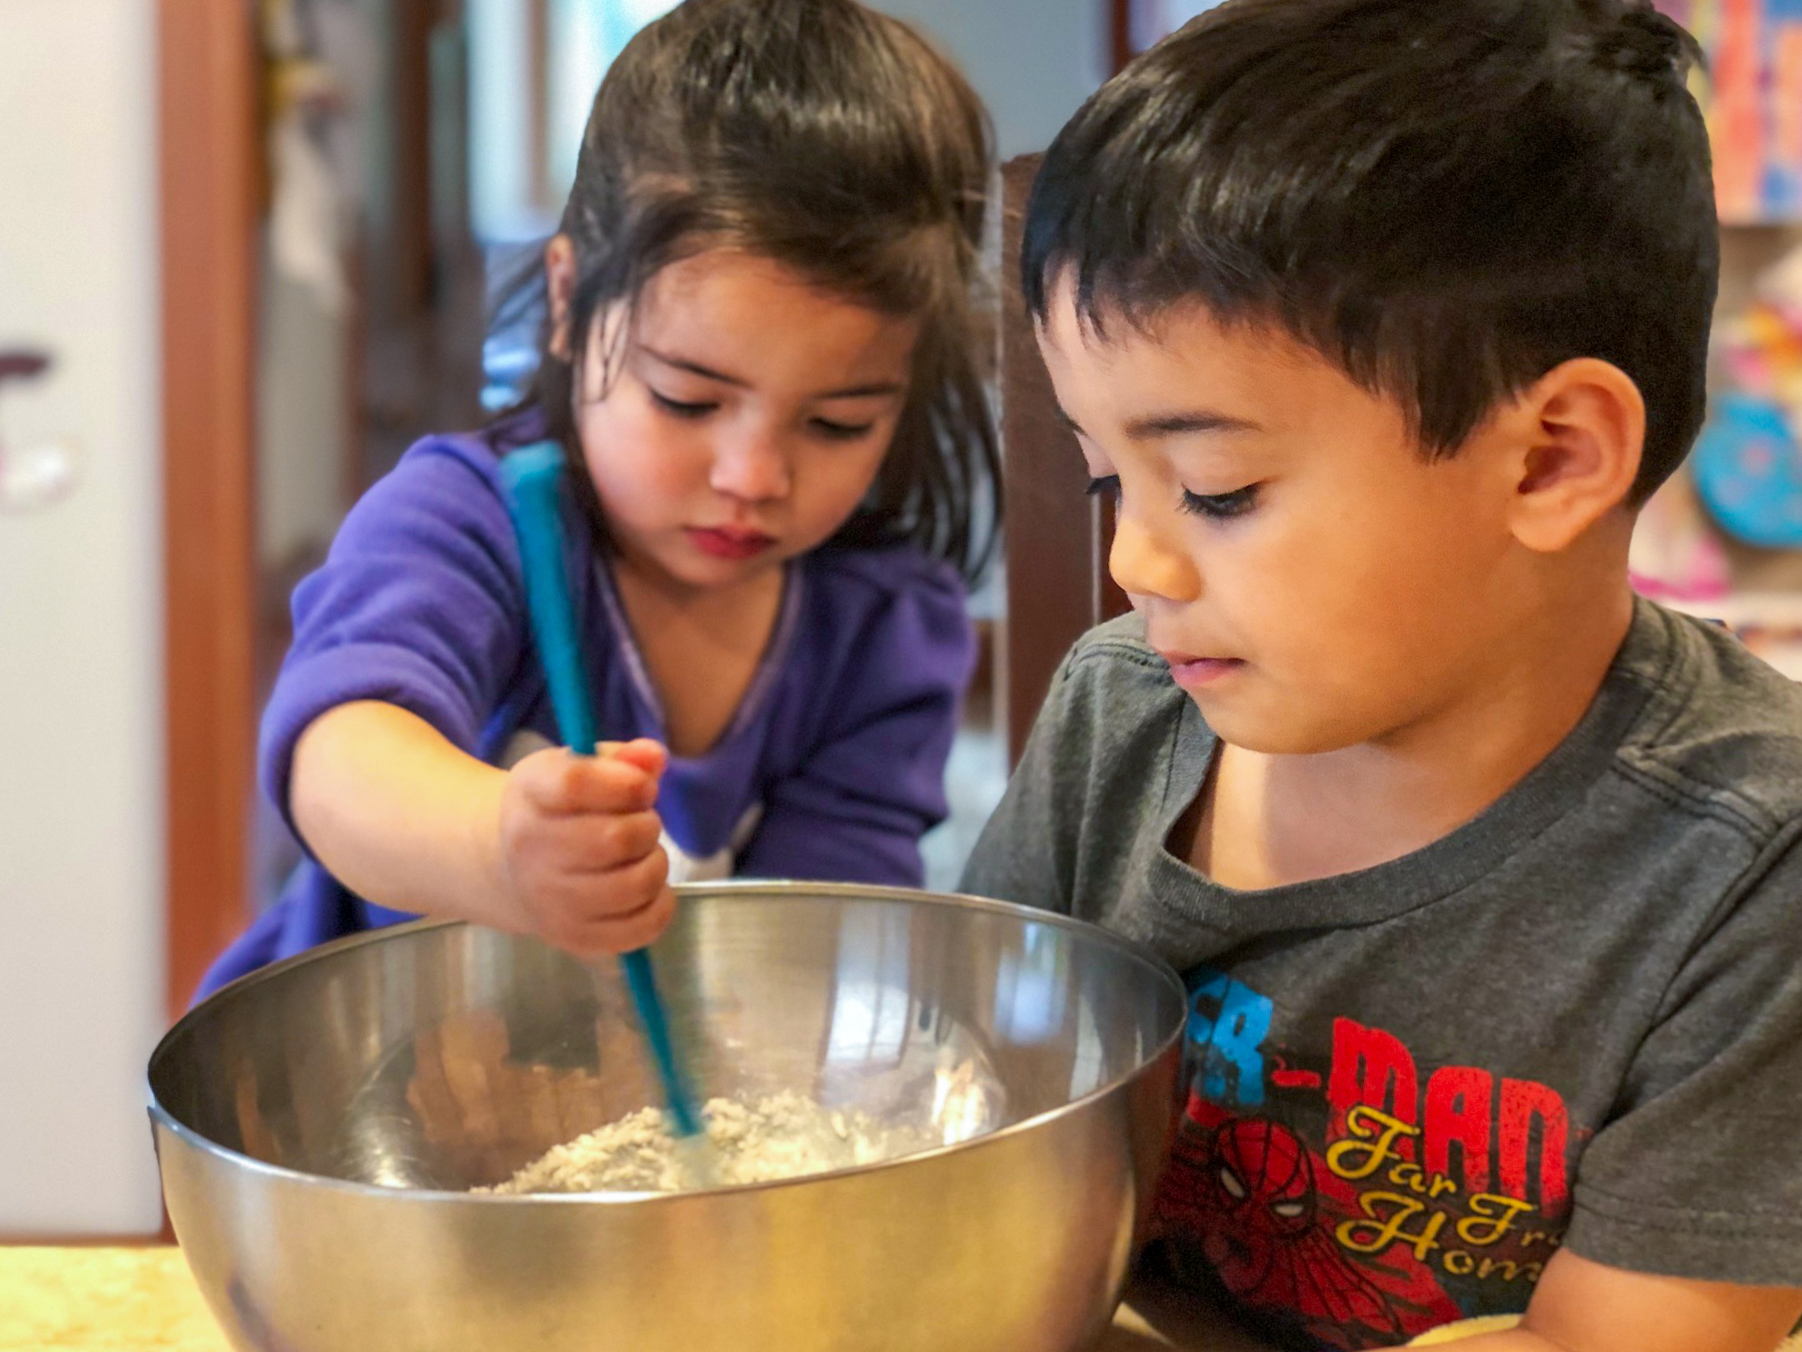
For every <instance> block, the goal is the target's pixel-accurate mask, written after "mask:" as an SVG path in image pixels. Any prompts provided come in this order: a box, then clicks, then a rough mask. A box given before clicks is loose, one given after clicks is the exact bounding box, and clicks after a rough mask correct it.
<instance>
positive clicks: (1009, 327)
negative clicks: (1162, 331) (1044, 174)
mask: <svg viewBox="0 0 1802 1352" xmlns="http://www.w3.org/2000/svg"><path fill="white" fill-rule="evenodd" d="M1040 159H1041V157H1040V156H1038V155H1022V156H1020V157H1019V158H1017V159H1012V160H1009V161H1008V162H1007V163H1006V164H1005V165H1003V166H1002V171H1001V179H1002V204H1001V210H1002V214H1001V280H1000V291H1001V316H1000V325H999V343H1000V361H999V366H998V370H999V376H1000V385H1001V455H1002V471H1001V473H1002V499H1003V503H1004V505H1005V508H1006V513H1007V558H1006V586H1007V615H1006V621H1005V625H1004V630H1003V636H1002V643H1001V658H1002V661H1001V673H1000V676H1001V679H1000V682H999V685H1000V689H1001V692H1002V696H1003V699H1002V706H1003V709H1004V711H1005V714H1004V717H1005V726H1006V730H1007V751H1008V763H1009V765H1010V766H1011V765H1012V764H1014V763H1015V762H1017V761H1018V760H1019V758H1020V752H1021V751H1022V749H1024V747H1025V745H1026V734H1027V733H1028V732H1029V731H1030V730H1031V728H1032V720H1033V718H1034V717H1035V716H1036V715H1037V713H1038V711H1039V705H1040V704H1041V703H1043V702H1044V699H1045V692H1046V691H1047V690H1048V689H1050V686H1051V678H1052V676H1053V675H1054V674H1055V673H1056V671H1057V667H1058V663H1060V662H1061V661H1063V658H1064V654H1065V653H1066V652H1068V651H1069V649H1070V645H1071V644H1073V643H1074V642H1075V641H1076V640H1077V638H1078V637H1079V636H1081V634H1082V633H1083V632H1084V631H1085V630H1087V629H1091V628H1093V627H1094V626H1095V625H1097V624H1100V623H1101V622H1102V621H1103V620H1107V619H1111V618H1112V617H1114V616H1115V615H1120V614H1124V613H1125V612H1126V611H1127V610H1129V609H1130V608H1131V607H1130V605H1129V603H1128V601H1127V599H1126V595H1125V593H1123V592H1122V591H1121V590H1120V589H1119V588H1118V587H1117V586H1115V585H1114V581H1113V579H1112V578H1110V577H1109V576H1108V572H1107V556H1108V549H1109V546H1110V545H1111V544H1112V542H1113V535H1114V523H1113V511H1112V508H1111V506H1110V505H1109V504H1107V503H1106V502H1104V501H1102V500H1100V499H1097V498H1092V497H1089V496H1087V495H1086V494H1085V493H1084V491H1083V490H1084V489H1085V488H1086V487H1087V485H1088V475H1087V473H1086V472H1085V471H1084V469H1083V463H1082V453H1081V452H1080V451H1079V450H1078V449H1077V445H1076V437H1075V434H1074V433H1072V432H1071V431H1070V428H1069V426H1068V425H1067V424H1066V423H1065V421H1064V419H1063V417H1062V415H1061V414H1060V413H1059V411H1058V407H1057V398H1056V396H1055V395H1054V394H1053V392H1052V389H1051V377H1050V376H1049V375H1047V374H1046V371H1045V363H1044V362H1043V361H1042V360H1041V359H1040V357H1039V348H1038V342H1037V339H1036V337H1035V335H1034V333H1033V324H1032V319H1031V316H1029V315H1028V314H1027V313H1026V303H1025V299H1024V297H1023V296H1022V294H1021V290H1020V267H1019V260H1020V243H1021V234H1022V226H1023V224H1024V220H1025V213H1026V201H1027V198H1028V196H1029V195H1030V193H1031V191H1032V181H1033V177H1034V176H1035V175H1036V174H1037V173H1038V168H1039V161H1040Z"/></svg>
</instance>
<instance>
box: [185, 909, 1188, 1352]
mask: <svg viewBox="0 0 1802 1352" xmlns="http://www.w3.org/2000/svg"><path fill="white" fill-rule="evenodd" d="M654 956H655V960H656V962H657V964H658V971H659V978H660V981H661V983H662V985H663V987H664V992H665V995H666V998H667V1000H668V1003H669V1005H670V1009H671V1014H672V1019H673V1023H674V1031H675V1035H676V1038H677V1040H678V1043H679V1045H681V1046H682V1048H683V1049H684V1052H685V1054H686V1056H687V1059H688V1061H689V1071H690V1075H691V1077H692V1079H693V1080H694V1081H695V1083H696V1085H697V1087H698V1088H699V1090H700V1092H701V1094H702V1096H703V1097H705V1098H725V1099H730V1100H733V1101H735V1102H737V1103H739V1104H756V1103H758V1102H761V1101H763V1100H765V1099H768V1098H769V1097H770V1096H773V1095H783V1094H788V1095H798V1096H800V1097H802V1098H803V1099H805V1100H806V1101H807V1102H809V1103H812V1104H817V1105H819V1107H820V1108H821V1109H822V1110H823V1111H824V1112H825V1113H827V1114H840V1115H844V1116H845V1117H846V1118H850V1117H853V1116H855V1117H857V1118H858V1119H859V1120H863V1121H867V1122H869V1123H870V1124H872V1128H873V1129H880V1131H881V1132H882V1133H884V1134H885V1137H886V1138H888V1139H891V1140H892V1141H894V1142H896V1143H899V1144H897V1146H896V1148H895V1149H893V1150H888V1151H885V1154H888V1155H895V1154H899V1155H900V1157H899V1158H888V1159H885V1160H883V1161H882V1162H876V1163H861V1164H860V1163H858V1162H857V1161H856V1160H855V1159H852V1160H850V1161H848V1162H847V1167H841V1168H837V1169H835V1170H834V1171H833V1172H830V1173H826V1174H821V1175H816V1176H813V1177H810V1178H805V1179H798V1180H794V1181H788V1182H775V1183H764V1184H759V1185H754V1186H716V1187H713V1188H710V1189H707V1190H704V1191H689V1192H682V1193H676V1194H673V1195H649V1196H647V1195H642V1194H639V1195H620V1194H613V1193H607V1194H592V1193H590V1194H575V1195H567V1194H565V1195H531V1196H493V1195H483V1194H474V1195H472V1194H470V1193H469V1192H468V1191H467V1190H468V1189H470V1188H472V1187H488V1186H492V1185H494V1184H497V1183H501V1182H503V1181H505V1180H507V1179H508V1178H510V1177H511V1176H512V1175H513V1174H514V1173H515V1171H517V1170H518V1169H520V1168H521V1167H522V1166H524V1165H527V1164H529V1163H530V1162H531V1161H533V1160H535V1159H538V1158H539V1157H541V1156H543V1155H544V1154H545V1153H546V1152H547V1151H548V1150H550V1149H551V1148H552V1147H555V1146H558V1145H561V1144H563V1143H567V1142H570V1141H572V1140H575V1139H577V1138H578V1137H581V1136H583V1135H584V1134H585V1133H589V1132H592V1131H595V1130H596V1129H597V1128H601V1127H605V1126H607V1125H608V1124H612V1123H617V1122H619V1121H620V1120H621V1119H623V1118H626V1117H629V1116H630V1115H631V1114H634V1113H638V1112H641V1111H642V1110H644V1109H645V1108H647V1107H650V1106H653V1105H655V1104H656V1102H657V1097H658V1095H657V1089H656V1079H655V1075H654V1073H653V1070H652V1067H651V1065H650V1063H649V1060H648V1057H647V1055H646V1052H645V1050H644V1048H643V1046H642V1043H641V1040H640V1039H639V1037H638V1035H637V1033H636V1031H635V1029H634V1027H633V1025H632V1023H631V1016H630V1002H629V1000H628V998H627V996H626V993H625V991H624V989H623V987H622V986H621V984H620V982H619V980H618V978H617V965H616V964H613V963H604V964H598V965H595V966H589V965H585V964H583V963H580V962H577V961H575V960H574V959H572V958H569V957H567V956H565V955H563V954H561V953H557V952H555V951H553V950H551V949H548V948H546V947H544V946H542V945H539V944H537V943H534V942H532V941H529V940H525V939H521V938H517V937H513V936H508V935H502V934H497V933H493V932H490V931H485V930H479V929H475V928H471V927H468V926H464V925H460V924H448V923H434V924H423V925H414V926H408V927H406V928H404V929H400V930H388V931H380V932H377V933H375V934H371V935H365V936H359V937H358V938H355V939H351V940H347V941H343V942H341V943H339V944H335V945H331V946H328V947H327V948H325V949H321V950H317V951H315V952H313V953H310V954H307V955H304V956H302V957H301V958H298V959H295V960H293V961H292V962H289V963H284V964H281V965H279V966H278V967H275V968H271V969H269V970H267V971H266V972H263V973H258V974H256V975H253V976H252V977H250V978H247V979H246V980H244V981H242V982H239V983H237V984H235V985H233V986H231V987H229V988H227V989H226V990H224V991H222V992H220V993H219V994H218V995H216V996H214V997H213V998H212V999H211V1000H209V1001H207V1002H206V1003H205V1004H203V1005H202V1006H200V1007H199V1008H198V1009H196V1010H195V1011H194V1012H193V1013H192V1014H190V1015H189V1016H188V1017H187V1018H186V1019H184V1020H183V1021H182V1022H181V1023H180V1024H178V1025H177V1026H176V1028H175V1029H174V1030H173V1031H172V1032H171V1033H170V1034H169V1036H168V1037H167V1038H165V1039H164V1041H163V1044H162V1045H161V1046H160V1047H159V1048H158V1049H157V1052H156V1054H155V1056H154V1057H153V1058H152V1061H151V1068H150V1080H151V1090H152V1097H153V1103H152V1118H153V1121H154V1124H155V1129H156V1135H157V1144H158V1150H159V1156H160V1159H161V1162H162V1169H163V1179H164V1189H165V1194H166V1196H167V1199H168V1204H169V1210H170V1215H171V1218H172V1219H173V1221H174V1224H175V1228H176V1233H177V1235H178V1237H179V1238H180V1239H181V1241H182V1244H183V1247H184V1249H185V1250H186V1251H187V1254H188V1258H189V1261H190V1264H191V1265H192V1266H193V1268H194V1271H195V1275H196V1277H197V1278H198V1279H199V1282H200V1285H201V1287H202V1289H203V1291H205V1292H206V1294H207V1297H208V1300H209V1302H210V1304H211V1305H212V1308H213V1309H214V1311H215V1313H216V1314H218V1315H219V1317H220V1319H221V1322H222V1323H223V1324H224V1325H225V1326H226V1329H227V1332H228V1333H229V1334H230V1335H231V1336H232V1337H233V1339H234V1341H235V1342H236V1343H237V1345H238V1346H240V1347H241V1348H246V1349H248V1348H253V1347H254V1348H282V1349H292V1350H293V1352H316V1350H317V1352H327V1350H328V1349H353V1348H354V1349H358V1352H363V1349H368V1348H375V1347H380V1348H384V1349H386V1348H415V1347H416V1348H420V1349H428V1348H429V1349H432V1352H461V1349H466V1348H467V1349H478V1348H480V1349H484V1350H486V1349H494V1348H503V1347H511V1346H531V1347H533V1348H535V1349H536V1348H544V1349H551V1350H552V1352H559V1350H560V1349H564V1348H578V1347H579V1348H598V1347H608V1348H611V1347H619V1348H630V1349H635V1350H636V1349H656V1348H666V1347H667V1348H672V1349H675V1348H681V1349H684V1352H688V1350H689V1349H709V1348H722V1349H724V1348H732V1349H734V1350H735V1352H762V1350H763V1349H769V1352H775V1350H776V1349H782V1352H813V1350H814V1349H818V1350H819V1352H825V1349H852V1350H855V1352H864V1349H872V1350H874V1349H896V1350H897V1352H899V1350H902V1349H908V1350H911V1349H914V1348H920V1349H925V1348H929V1347H930V1348H934V1349H939V1348H945V1347H950V1348H954V1349H966V1348H968V1349H976V1348H983V1349H990V1348H992V1349H995V1352H1013V1350H1015V1349H1018V1352H1058V1350H1059V1349H1068V1348H1075V1347H1078V1346H1080V1345H1081V1343H1082V1342H1083V1341H1084V1340H1085V1339H1087V1338H1088V1337H1090V1336H1092V1335H1093V1334H1094V1333H1095V1332H1097V1331H1098V1330H1099V1329H1100V1328H1101V1327H1103V1326H1104V1325H1105V1323H1106V1321H1107V1318H1108V1316H1109V1314H1110V1313H1111V1310H1112V1306H1113V1303H1114V1300H1115V1299H1116V1297H1117V1294H1118V1291H1119V1287H1120V1283H1121V1282H1122V1280H1123V1278H1124V1275H1125V1269H1126V1265H1127V1260H1128V1256H1129V1253H1130V1248H1131V1242H1132V1238H1133V1234H1134V1230H1135V1225H1136V1223H1137V1221H1138V1220H1139V1219H1141V1218H1142V1215H1143V1212H1144V1210H1145V1207H1146V1204H1147V1202H1148V1199H1149V1190H1150V1187H1151V1185H1152V1183H1153V1181H1154V1177H1155V1173H1156V1170H1157V1168H1158V1166H1159V1164H1160V1163H1161V1160H1162V1156H1163V1152H1164V1149H1165V1147H1166V1144H1167V1141H1168V1134H1169V1130H1170V1127H1171V1122H1172V1116H1173V1108H1174V1089H1175V1082H1176V1071H1177V1055H1178V1053H1177V1042H1178V1034H1179V1032H1180V1028H1181V1023H1182V1018H1183V997H1182V989H1181V985H1180V983H1179V982H1178V981H1177V980H1176V978H1175V976H1174V975H1173V974H1171V973H1170V972H1169V970H1168V969H1167V968H1165V967H1164V966H1163V965H1162V964H1160V963H1158V962H1157V961H1156V959H1154V958H1151V957H1149V956H1148V955H1146V954H1145V953H1143V952H1141V951H1140V950H1138V949H1136V948H1134V947H1132V946H1131V945H1128V944H1126V943H1124V942H1122V941H1120V940H1118V939H1116V938H1114V937H1112V936H1109V935H1106V934H1103V933H1102V932H1101V931H1099V930H1095V929H1091V928H1089V927H1086V926H1081V925H1076V924H1074V923H1072V922H1068V921H1065V920H1062V919H1058V918H1054V917H1048V916H1044V915H1040V914H1038V913H1035V912H1030V911H1025V910H1021V909H1018V908H1014V907H1007V906H1001V905H998V904H994V903H987V902H975V901H971V900H969V899H962V898H944V897H933V896H929V895H927V894H923V893H912V892H903V891H892V890H884V889H865V888H829V887H815V886H803V885H799V884H739V885H726V886H715V887H697V888H689V889H684V895H683V904H682V906H681V908H680V919H679V920H678V923H677V924H676V926H675V927H674V928H673V929H672V930H671V931H670V933H669V934H668V935H667V936H666V937H665V938H664V939H663V940H662V941H660V943H659V944H658V946H657V948H656V950H655V955H654Z"/></svg>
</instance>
